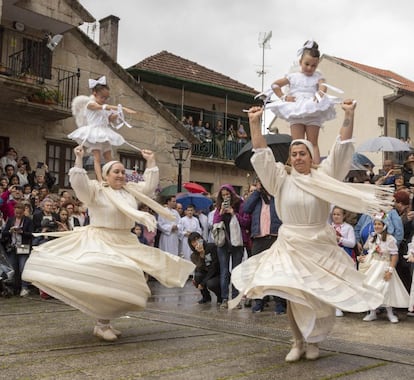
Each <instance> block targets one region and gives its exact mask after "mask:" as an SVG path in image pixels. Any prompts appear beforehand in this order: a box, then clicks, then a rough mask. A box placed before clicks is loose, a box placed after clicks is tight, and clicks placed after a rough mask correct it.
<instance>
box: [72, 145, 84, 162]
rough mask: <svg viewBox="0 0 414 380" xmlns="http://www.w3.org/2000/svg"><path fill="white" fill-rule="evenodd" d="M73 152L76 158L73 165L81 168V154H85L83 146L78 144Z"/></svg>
mask: <svg viewBox="0 0 414 380" xmlns="http://www.w3.org/2000/svg"><path fill="white" fill-rule="evenodd" d="M73 152H74V153H75V156H76V159H75V167H76V168H83V156H84V155H85V151H84V150H83V146H81V145H78V146H77V147H75V149H73Z"/></svg>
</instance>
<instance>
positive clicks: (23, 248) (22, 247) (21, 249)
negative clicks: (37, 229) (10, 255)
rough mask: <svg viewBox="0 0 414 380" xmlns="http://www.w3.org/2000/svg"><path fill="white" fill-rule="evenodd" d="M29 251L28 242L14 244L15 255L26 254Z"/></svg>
mask: <svg viewBox="0 0 414 380" xmlns="http://www.w3.org/2000/svg"><path fill="white" fill-rule="evenodd" d="M29 253H30V245H29V244H16V254H17V255H28V254H29Z"/></svg>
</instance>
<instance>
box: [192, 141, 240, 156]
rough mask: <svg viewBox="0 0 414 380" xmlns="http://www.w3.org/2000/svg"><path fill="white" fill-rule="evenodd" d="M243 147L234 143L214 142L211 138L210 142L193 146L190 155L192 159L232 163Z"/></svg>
mask: <svg viewBox="0 0 414 380" xmlns="http://www.w3.org/2000/svg"><path fill="white" fill-rule="evenodd" d="M244 145H245V144H244V143H238V142H236V141H223V142H222V141H216V139H214V138H213V139H212V140H211V141H204V142H202V143H201V144H193V145H192V147H191V154H192V156H194V157H203V158H210V159H222V160H230V161H233V160H234V159H235V158H236V156H237V155H238V153H239V152H240V150H241V149H242V148H243V146H244Z"/></svg>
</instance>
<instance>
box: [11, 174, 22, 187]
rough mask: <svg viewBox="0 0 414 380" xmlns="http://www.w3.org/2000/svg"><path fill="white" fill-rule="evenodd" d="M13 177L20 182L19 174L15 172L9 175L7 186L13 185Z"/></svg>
mask: <svg viewBox="0 0 414 380" xmlns="http://www.w3.org/2000/svg"><path fill="white" fill-rule="evenodd" d="M14 178H17V180H18V183H19V184H20V178H19V176H18V175H17V174H12V175H11V176H10V178H9V186H10V185H13V179H14Z"/></svg>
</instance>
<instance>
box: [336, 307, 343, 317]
mask: <svg viewBox="0 0 414 380" xmlns="http://www.w3.org/2000/svg"><path fill="white" fill-rule="evenodd" d="M335 315H336V316H337V317H343V316H344V313H343V311H342V310H341V309H336V310H335Z"/></svg>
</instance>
